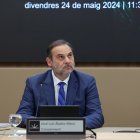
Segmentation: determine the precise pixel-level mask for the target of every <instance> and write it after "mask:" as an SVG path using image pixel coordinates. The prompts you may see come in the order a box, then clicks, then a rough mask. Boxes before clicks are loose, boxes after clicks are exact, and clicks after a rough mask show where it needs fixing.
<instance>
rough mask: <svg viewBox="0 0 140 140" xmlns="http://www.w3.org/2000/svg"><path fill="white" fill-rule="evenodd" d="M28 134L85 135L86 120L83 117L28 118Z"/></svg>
mask: <svg viewBox="0 0 140 140" xmlns="http://www.w3.org/2000/svg"><path fill="white" fill-rule="evenodd" d="M27 134H85V119H84V118H81V117H66V118H64V117H51V118H48V117H39V118H28V119H27Z"/></svg>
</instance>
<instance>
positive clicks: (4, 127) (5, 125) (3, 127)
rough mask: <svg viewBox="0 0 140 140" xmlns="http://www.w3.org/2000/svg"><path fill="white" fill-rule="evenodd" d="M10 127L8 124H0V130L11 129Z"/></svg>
mask: <svg viewBox="0 0 140 140" xmlns="http://www.w3.org/2000/svg"><path fill="white" fill-rule="evenodd" d="M11 128H12V127H11V125H10V124H9V123H0V130H7V129H11Z"/></svg>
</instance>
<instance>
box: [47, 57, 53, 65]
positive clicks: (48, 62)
mask: <svg viewBox="0 0 140 140" xmlns="http://www.w3.org/2000/svg"><path fill="white" fill-rule="evenodd" d="M46 62H47V64H48V66H49V67H51V66H52V60H51V59H50V58H49V57H46Z"/></svg>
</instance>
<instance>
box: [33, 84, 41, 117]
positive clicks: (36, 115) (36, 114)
mask: <svg viewBox="0 0 140 140" xmlns="http://www.w3.org/2000/svg"><path fill="white" fill-rule="evenodd" d="M42 86H43V83H40V87H41V88H42ZM40 98H41V92H40V93H39V99H38V102H37V108H36V113H35V117H38V111H39V104H40Z"/></svg>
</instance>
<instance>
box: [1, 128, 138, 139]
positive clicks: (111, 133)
mask: <svg viewBox="0 0 140 140" xmlns="http://www.w3.org/2000/svg"><path fill="white" fill-rule="evenodd" d="M136 129H139V130H140V127H102V128H98V129H93V131H94V132H96V134H97V140H140V133H133V131H135V130H136ZM122 130H123V131H128V132H125V133H116V131H122ZM129 131H130V132H129ZM131 131H132V132H131ZM12 132H13V130H12V129H10V130H2V131H0V140H93V139H94V138H91V137H90V136H91V135H92V132H90V131H88V130H87V131H86V135H85V136H84V137H79V136H74V135H35V136H30V137H29V136H27V135H26V130H25V129H20V128H17V133H20V134H21V136H20V137H17V138H15V137H10V136H9V135H10V134H11V133H12Z"/></svg>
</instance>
